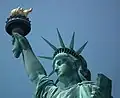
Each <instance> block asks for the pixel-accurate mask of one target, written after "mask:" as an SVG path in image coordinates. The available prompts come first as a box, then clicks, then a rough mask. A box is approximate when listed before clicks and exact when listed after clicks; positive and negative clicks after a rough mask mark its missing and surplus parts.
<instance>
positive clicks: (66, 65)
mask: <svg viewBox="0 0 120 98" xmlns="http://www.w3.org/2000/svg"><path fill="white" fill-rule="evenodd" d="M53 64H54V70H55V72H56V73H57V75H58V78H59V80H60V81H61V82H62V81H64V79H65V78H66V77H70V76H71V75H72V74H73V73H74V71H75V69H74V68H73V66H74V60H73V59H72V58H71V57H69V56H68V55H60V56H57V58H56V59H55V61H54V63H53Z"/></svg>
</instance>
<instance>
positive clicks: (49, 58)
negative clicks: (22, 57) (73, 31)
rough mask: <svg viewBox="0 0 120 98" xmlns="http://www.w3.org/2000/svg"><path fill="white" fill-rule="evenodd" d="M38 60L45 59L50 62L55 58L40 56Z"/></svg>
mask: <svg viewBox="0 0 120 98" xmlns="http://www.w3.org/2000/svg"><path fill="white" fill-rule="evenodd" d="M38 58H44V59H48V60H53V57H47V56H38Z"/></svg>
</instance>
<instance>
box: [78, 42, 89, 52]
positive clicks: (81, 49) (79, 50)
mask: <svg viewBox="0 0 120 98" xmlns="http://www.w3.org/2000/svg"><path fill="white" fill-rule="evenodd" d="M87 43H88V41H87V42H86V43H85V44H84V45H83V46H82V47H81V48H80V49H78V50H77V53H78V54H80V53H81V52H82V51H83V49H84V48H85V46H86V44H87Z"/></svg>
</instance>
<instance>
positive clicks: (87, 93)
mask: <svg viewBox="0 0 120 98" xmlns="http://www.w3.org/2000/svg"><path fill="white" fill-rule="evenodd" d="M77 91H78V92H79V96H84V98H91V97H94V96H97V97H95V98H104V96H103V94H102V92H101V90H100V87H99V86H97V85H96V83H95V82H93V81H83V82H81V83H78V84H77Z"/></svg>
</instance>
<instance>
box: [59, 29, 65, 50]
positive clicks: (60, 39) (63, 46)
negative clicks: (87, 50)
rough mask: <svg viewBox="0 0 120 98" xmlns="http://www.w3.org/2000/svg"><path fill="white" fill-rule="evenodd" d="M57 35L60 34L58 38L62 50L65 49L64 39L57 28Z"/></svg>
mask: <svg viewBox="0 0 120 98" xmlns="http://www.w3.org/2000/svg"><path fill="white" fill-rule="evenodd" d="M57 33H58V37H59V41H60V45H61V47H62V48H65V45H64V42H63V40H62V37H61V35H60V32H59V30H58V28H57Z"/></svg>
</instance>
